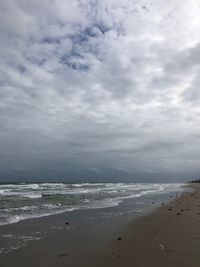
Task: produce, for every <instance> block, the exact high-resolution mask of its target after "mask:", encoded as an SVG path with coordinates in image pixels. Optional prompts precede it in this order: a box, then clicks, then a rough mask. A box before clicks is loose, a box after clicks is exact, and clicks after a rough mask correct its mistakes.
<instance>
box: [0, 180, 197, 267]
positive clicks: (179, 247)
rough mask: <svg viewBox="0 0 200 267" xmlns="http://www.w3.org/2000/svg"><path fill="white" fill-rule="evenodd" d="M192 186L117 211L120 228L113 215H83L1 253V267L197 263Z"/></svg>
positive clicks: (141, 266) (189, 265)
mask: <svg viewBox="0 0 200 267" xmlns="http://www.w3.org/2000/svg"><path fill="white" fill-rule="evenodd" d="M192 188H193V189H194V191H193V192H187V193H183V194H182V196H181V197H178V198H175V199H173V200H172V201H170V202H169V201H168V204H163V205H161V207H159V208H156V210H155V211H153V212H151V213H149V214H148V215H145V216H143V217H139V218H137V219H135V220H130V218H127V219H126V220H124V219H123V216H121V220H122V224H121V226H120V227H116V226H115V225H117V223H118V222H116V220H118V217H117V218H114V217H113V218H110V220H109V221H108V222H107V223H106V224H105V222H104V219H102V220H99V221H98V222H96V221H94V223H93V224H90V225H88V224H87V223H86V224H85V223H84V218H83V222H82V223H81V224H79V226H78V227H77V228H76V231H74V232H73V231H66V229H64V228H63V229H62V230H61V231H58V232H57V231H55V232H54V233H51V234H48V236H47V237H46V238H44V239H42V240H39V241H33V242H31V243H30V244H29V245H28V246H27V247H24V248H21V249H19V250H16V251H13V252H11V253H9V254H7V255H3V256H1V257H0V267H12V266H16V267H18V266H20V267H25V266H29V267H33V266H37V267H40V266H42V267H46V266H48V267H57V266H58V267H59V266H60V267H64V266H68V267H80V266H88V267H92V266H95V267H98V266H101V267H102V266H104V267H107V266H109V267H112V266H113V267H114V266H116V267H122V266H123V267H145V266H148V267H149V266H150V267H157V266H159V267H160V266H162V267H179V266H180V267H184V266H187V267H197V266H198V267H199V266H200V185H199V184H195V185H192ZM150 204H151V205H152V206H153V205H154V203H150ZM85 215H86V214H85ZM86 216H87V215H86ZM88 216H89V215H88ZM61 218H63V217H61ZM124 218H126V217H125V216H124ZM35 222H37V220H36V221H35ZM33 224H34V223H33ZM70 224H71V222H70ZM23 225H25V223H23V222H22V224H21V227H23ZM42 225H45V221H44V219H43V223H42ZM122 226H123V227H122ZM33 227H34V225H33ZM66 227H68V225H67V226H66Z"/></svg>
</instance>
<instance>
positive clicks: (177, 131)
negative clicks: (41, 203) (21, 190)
mask: <svg viewBox="0 0 200 267" xmlns="http://www.w3.org/2000/svg"><path fill="white" fill-rule="evenodd" d="M0 40H1V42H0V181H10V180H12V181H17V180H19V181H21V180H24V181H33V180H51V181H53V180H55V181H59V180H66V181H100V180H102V181H111V180H112V181H153V180H157V181H185V180H187V179H191V178H199V177H200V160H199V155H200V153H199V152H200V151H199V150H200V105H199V104H200V89H199V84H200V2H199V1H198V0H184V1H180V0H168V1H164V0H154V1H149V0H145V1H143V0H132V1H130V0H118V1H116V0H59V1H56V0H42V1H41V0H6V1H0Z"/></svg>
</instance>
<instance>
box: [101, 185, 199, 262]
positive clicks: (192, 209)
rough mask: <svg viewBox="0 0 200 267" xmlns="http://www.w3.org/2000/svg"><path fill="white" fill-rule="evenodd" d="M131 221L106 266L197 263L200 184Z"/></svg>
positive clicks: (115, 244)
mask: <svg viewBox="0 0 200 267" xmlns="http://www.w3.org/2000/svg"><path fill="white" fill-rule="evenodd" d="M192 187H193V189H194V191H193V192H192V193H191V192H190V193H183V194H182V196H181V197H179V198H177V199H175V200H173V201H171V202H170V203H168V204H164V205H162V206H161V207H160V208H158V209H157V210H156V211H154V212H152V213H151V214H149V215H147V216H145V217H143V218H139V219H138V220H136V221H135V222H133V223H131V224H130V225H129V227H127V230H126V231H125V232H124V233H123V234H122V235H121V236H120V237H121V240H116V241H115V243H114V244H113V251H112V252H111V253H112V257H113V258H112V260H111V259H110V257H109V259H107V260H105V262H107V263H106V264H105V266H123V267H125V266H127V267H128V266H129V267H130V266H133V267H134V266H135V267H145V266H148V267H151V266H152V267H156V266H159V267H160V266H162V267H179V266H180V267H184V266H187V267H197V266H200V185H199V184H196V185H193V186H192Z"/></svg>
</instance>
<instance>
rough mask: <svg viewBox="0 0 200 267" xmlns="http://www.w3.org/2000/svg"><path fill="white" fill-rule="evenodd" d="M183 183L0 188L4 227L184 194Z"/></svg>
mask: <svg viewBox="0 0 200 267" xmlns="http://www.w3.org/2000/svg"><path fill="white" fill-rule="evenodd" d="M182 186H183V184H150V183H148V184H141V183H80V184H64V183H34V184H24V183H21V184H1V185H0V225H3V224H10V223H16V222H18V221H21V220H24V219H28V218H34V217H42V216H48V215H52V214H56V213H63V212H69V211H72V210H75V209H91V208H105V207H112V206H116V205H119V204H120V203H121V202H122V201H124V200H125V199H128V198H142V197H143V196H146V195H150V194H163V193H164V194H165V193H168V192H169V193H170V192H178V191H182V190H183V189H182Z"/></svg>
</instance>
